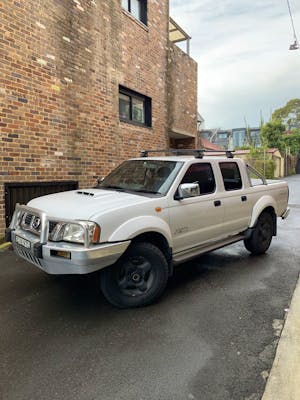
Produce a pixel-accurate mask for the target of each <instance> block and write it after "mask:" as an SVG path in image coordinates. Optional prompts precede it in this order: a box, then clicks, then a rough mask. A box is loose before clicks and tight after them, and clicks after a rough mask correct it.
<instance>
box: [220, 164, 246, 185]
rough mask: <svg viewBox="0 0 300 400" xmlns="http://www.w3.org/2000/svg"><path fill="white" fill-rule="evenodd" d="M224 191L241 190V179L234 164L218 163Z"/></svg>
mask: <svg viewBox="0 0 300 400" xmlns="http://www.w3.org/2000/svg"><path fill="white" fill-rule="evenodd" d="M220 169H221V173H222V177H223V182H224V187H225V190H237V189H241V188H242V186H243V185H242V179H241V174H240V171H239V167H238V165H237V163H235V162H224V163H220Z"/></svg>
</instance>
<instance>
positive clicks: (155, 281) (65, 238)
mask: <svg viewBox="0 0 300 400" xmlns="http://www.w3.org/2000/svg"><path fill="white" fill-rule="evenodd" d="M181 152H183V151H181ZM191 152H192V154H194V156H193V155H178V154H176V155H174V154H172V155H171V156H157V155H156V156H154V157H149V156H148V152H147V151H144V152H142V155H141V157H140V158H135V159H130V160H127V161H125V162H123V163H122V164H121V165H120V166H119V167H118V168H116V169H115V170H114V171H112V172H111V173H110V174H109V175H108V176H107V177H106V178H105V179H103V180H102V181H101V183H99V184H98V186H97V187H96V188H92V189H80V190H74V191H70V192H63V193H57V194H51V195H47V196H43V197H39V198H36V199H33V200H31V201H30V202H29V203H28V204H27V205H26V206H25V205H17V206H16V210H15V212H14V215H13V218H12V222H11V224H10V227H9V228H8V229H7V232H6V234H7V240H10V241H11V242H12V243H13V247H14V250H15V252H16V253H17V254H18V255H19V256H21V257H23V258H24V259H26V260H27V261H29V262H30V263H32V264H35V265H36V266H37V267H39V268H41V269H42V270H44V271H45V272H47V273H49V274H86V273H90V272H94V271H97V270H101V288H102V291H103V293H104V295H105V297H106V298H107V300H108V301H109V302H110V303H112V304H113V305H115V306H117V307H120V308H124V307H137V306H143V305H147V304H149V303H151V302H153V301H154V300H155V299H157V298H158V297H159V296H160V295H161V294H162V292H163V291H164V289H165V287H166V284H167V280H168V278H169V276H170V275H171V274H172V272H173V266H174V265H176V264H178V263H181V262H183V261H186V260H188V259H191V258H193V257H196V256H198V255H199V254H202V253H205V252H209V251H211V250H215V249H217V248H220V247H223V246H227V245H228V244H231V243H234V242H237V241H239V240H243V241H244V243H245V246H246V249H247V250H249V251H250V252H251V253H254V254H262V253H265V252H266V250H267V249H268V248H269V246H270V243H271V240H272V236H274V235H276V230H277V217H282V218H286V217H287V215H288V212H289V209H288V207H287V204H288V185H287V183H286V182H283V181H266V180H265V178H264V177H263V176H261V175H260V174H259V173H258V172H257V171H255V170H254V169H253V168H252V167H250V166H249V165H247V164H246V163H245V162H244V161H243V160H241V159H237V158H233V156H232V153H230V152H227V157H225V156H221V157H219V156H206V153H204V152H203V151H202V150H193V151H190V153H191ZM156 153H158V151H156Z"/></svg>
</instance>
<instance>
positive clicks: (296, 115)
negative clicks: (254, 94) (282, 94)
mask: <svg viewBox="0 0 300 400" xmlns="http://www.w3.org/2000/svg"><path fill="white" fill-rule="evenodd" d="M276 120H279V121H281V123H283V124H284V125H286V127H287V129H288V130H290V129H293V128H300V99H292V100H290V101H288V102H287V103H286V105H285V106H284V107H282V108H278V109H277V110H275V111H274V112H273V114H272V121H276Z"/></svg>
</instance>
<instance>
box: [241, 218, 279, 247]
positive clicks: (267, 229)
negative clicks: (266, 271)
mask: <svg viewBox="0 0 300 400" xmlns="http://www.w3.org/2000/svg"><path fill="white" fill-rule="evenodd" d="M272 237H273V218H272V215H271V214H270V213H268V212H266V211H265V212H262V213H261V214H260V216H259V217H258V220H257V223H256V226H255V228H254V230H253V232H252V234H251V236H250V238H249V239H245V240H244V244H245V247H246V249H247V250H248V251H250V253H252V254H256V255H259V254H264V253H265V252H266V251H267V250H268V248H269V247H270V244H271V241H272Z"/></svg>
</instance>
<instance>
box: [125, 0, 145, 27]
mask: <svg viewBox="0 0 300 400" xmlns="http://www.w3.org/2000/svg"><path fill="white" fill-rule="evenodd" d="M125 1H126V3H127V5H126V8H124V6H123V1H122V0H121V5H122V8H123V9H124V10H126V11H127V12H129V13H130V15H132V16H133V18H135V19H137V20H138V21H140V22H142V23H143V24H144V25H146V26H147V0H137V1H138V2H139V3H140V5H141V16H140V18H137V17H136V16H135V15H134V14H132V0H125Z"/></svg>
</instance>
